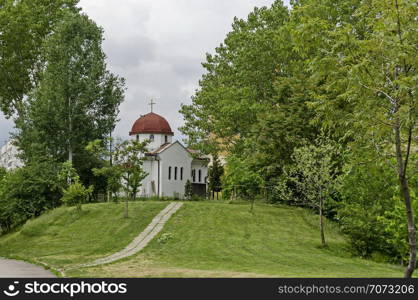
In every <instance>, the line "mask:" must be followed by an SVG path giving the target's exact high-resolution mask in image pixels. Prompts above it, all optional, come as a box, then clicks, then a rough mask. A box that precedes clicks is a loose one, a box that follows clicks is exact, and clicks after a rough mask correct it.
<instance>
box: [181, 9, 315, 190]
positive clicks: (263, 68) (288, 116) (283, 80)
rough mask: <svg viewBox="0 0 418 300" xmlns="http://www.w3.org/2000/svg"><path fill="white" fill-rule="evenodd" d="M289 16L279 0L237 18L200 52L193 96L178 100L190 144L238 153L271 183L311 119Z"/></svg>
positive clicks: (310, 129) (308, 134)
mask: <svg viewBox="0 0 418 300" xmlns="http://www.w3.org/2000/svg"><path fill="white" fill-rule="evenodd" d="M288 21H289V11H288V9H287V7H286V6H284V5H283V3H282V1H275V2H274V4H273V5H272V6H271V8H266V7H263V8H255V9H254V11H253V12H251V13H250V14H249V15H248V17H247V18H246V19H245V20H242V19H237V18H236V19H235V20H234V23H233V25H232V31H231V32H230V33H228V35H227V37H226V39H225V41H224V42H223V43H222V44H221V45H220V46H219V47H217V48H216V50H215V54H207V56H206V61H205V62H204V63H203V66H204V67H205V69H206V73H205V74H204V75H203V77H202V79H201V80H200V82H199V89H198V90H197V92H196V94H195V95H194V96H193V97H192V104H191V105H183V106H182V108H181V113H182V114H183V116H184V118H185V121H186V122H185V125H184V126H183V127H182V128H180V129H181V131H182V132H183V133H184V134H185V135H187V136H188V142H189V144H191V145H192V146H193V147H194V148H196V149H200V150H202V151H204V152H206V153H207V152H209V153H222V154H224V155H227V156H229V155H230V156H234V159H233V160H234V161H235V162H237V161H238V160H241V161H242V162H244V161H245V163H243V164H245V165H246V167H245V168H246V169H247V170H248V171H251V172H252V173H254V174H255V173H257V174H258V175H257V177H258V176H260V177H261V178H262V180H260V181H258V182H259V183H263V184H265V185H275V184H276V183H277V179H278V177H279V176H280V175H281V174H282V170H283V166H284V165H286V164H288V163H290V162H291V160H290V157H291V154H292V152H293V149H294V148H295V147H297V146H299V145H300V141H301V140H302V139H304V138H306V139H311V138H314V137H315V136H316V132H317V128H316V127H318V126H316V127H315V126H312V125H311V122H310V121H311V119H312V118H313V112H312V110H309V108H308V106H307V105H306V103H307V101H308V100H309V90H310V88H311V87H310V86H309V83H310V82H309V81H308V80H307V79H306V78H307V76H308V72H307V71H308V68H306V67H305V65H304V61H303V60H302V59H301V57H300V56H299V55H298V53H296V52H295V51H294V50H293V48H292V46H293V45H292V39H291V28H290V27H289V26H288ZM231 168H234V167H230V169H231ZM252 186H253V184H252ZM260 188H261V187H260V186H258V189H260Z"/></svg>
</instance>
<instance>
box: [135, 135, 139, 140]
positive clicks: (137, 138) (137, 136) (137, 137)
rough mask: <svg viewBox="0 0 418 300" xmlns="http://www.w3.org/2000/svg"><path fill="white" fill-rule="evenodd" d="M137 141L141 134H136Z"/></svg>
mask: <svg viewBox="0 0 418 300" xmlns="http://www.w3.org/2000/svg"><path fill="white" fill-rule="evenodd" d="M136 141H137V142H138V141H139V134H137V135H136Z"/></svg>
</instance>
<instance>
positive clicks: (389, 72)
mask: <svg viewBox="0 0 418 300" xmlns="http://www.w3.org/2000/svg"><path fill="white" fill-rule="evenodd" d="M299 3H300V6H299V7H296V9H295V15H298V16H299V18H298V19H299V20H303V22H304V25H303V26H300V27H299V28H298V30H297V31H296V33H295V36H299V37H300V43H299V46H300V51H301V52H304V54H305V55H307V57H308V59H307V60H308V61H309V62H310V67H311V70H312V73H313V77H314V78H316V80H317V81H318V82H320V83H321V88H318V89H315V91H314V92H313V93H312V94H313V95H314V98H315V100H316V101H315V103H314V104H313V105H314V106H315V107H316V110H317V112H318V118H321V120H324V122H326V123H328V124H330V126H333V127H334V128H338V127H340V128H341V129H342V130H344V129H347V128H348V131H347V132H346V135H349V136H350V138H351V139H352V140H353V142H352V143H351V144H350V146H351V149H352V151H355V152H357V153H358V152H362V151H370V149H378V150H379V151H378V159H382V158H390V157H395V158H396V166H395V168H394V169H395V170H396V171H395V172H394V175H395V176H396V177H397V180H398V184H399V192H400V194H401V197H402V199H403V201H404V204H405V214H406V223H407V227H408V240H409V248H410V250H409V253H410V257H409V263H408V266H407V268H406V270H405V277H411V276H412V274H413V272H414V270H415V268H416V229H415V220H414V213H413V209H412V200H411V190H410V187H409V180H410V178H411V176H412V175H413V174H416V173H417V169H416V166H415V165H413V164H412V163H411V157H413V156H414V152H416V147H415V146H414V143H415V140H416V135H417V130H418V127H417V117H418V109H417V108H418V101H417V98H416V93H417V87H418V82H417V81H418V78H417V76H416V70H417V68H418V55H417V54H418V53H417V51H418V50H417V48H416V44H417V39H418V37H417V34H416V32H417V26H418V25H417V22H416V16H417V13H418V7H417V5H416V1H412V0H395V1H378V0H371V1H354V2H351V1H339V2H337V4H334V2H333V3H329V2H328V1H326V2H325V3H324V1H316V0H306V1H299ZM316 4H317V5H316ZM332 9H334V12H335V11H337V12H338V11H340V12H345V14H344V15H345V16H346V17H345V19H344V18H340V19H339V20H338V18H330V16H329V14H327V12H328V11H330V10H332ZM337 15H338V14H335V13H334V14H333V16H337ZM348 20H349V21H348ZM307 36H309V37H310V41H311V43H305V42H304V41H303V38H304V37H307ZM312 48H316V49H317V51H318V52H319V53H317V54H316V55H311V56H309V55H310V54H309V53H310V52H312V50H311V49H312ZM320 53H326V54H327V55H320ZM327 91H331V93H333V94H336V97H334V99H333V100H330V101H324V99H329V97H325V96H324V95H327ZM340 125H342V126H340ZM387 161H388V163H389V164H390V163H391V160H390V159H387Z"/></svg>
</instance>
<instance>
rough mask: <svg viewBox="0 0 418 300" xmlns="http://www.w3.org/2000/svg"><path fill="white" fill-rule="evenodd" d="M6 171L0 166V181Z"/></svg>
mask: <svg viewBox="0 0 418 300" xmlns="http://www.w3.org/2000/svg"><path fill="white" fill-rule="evenodd" d="M6 174H7V171H6V169H5V168H2V167H0V182H1V181H2V180H3V178H4V177H5V176H6Z"/></svg>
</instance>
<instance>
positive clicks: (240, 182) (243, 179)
mask: <svg viewBox="0 0 418 300" xmlns="http://www.w3.org/2000/svg"><path fill="white" fill-rule="evenodd" d="M222 182H223V183H224V191H225V193H226V195H232V193H234V192H235V193H234V196H240V197H245V198H247V199H252V197H253V196H255V195H256V194H257V193H258V192H260V186H262V184H263V178H262V176H261V175H260V174H258V173H257V172H256V171H254V170H252V169H251V168H250V166H249V164H248V163H247V162H246V161H245V160H242V159H240V158H239V157H235V156H229V157H228V158H227V165H226V168H225V174H224V176H223V179H222Z"/></svg>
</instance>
